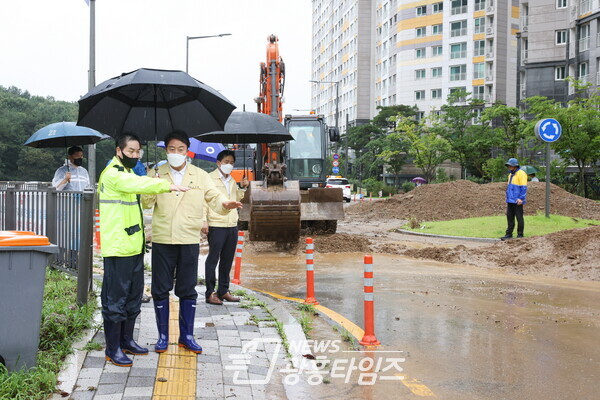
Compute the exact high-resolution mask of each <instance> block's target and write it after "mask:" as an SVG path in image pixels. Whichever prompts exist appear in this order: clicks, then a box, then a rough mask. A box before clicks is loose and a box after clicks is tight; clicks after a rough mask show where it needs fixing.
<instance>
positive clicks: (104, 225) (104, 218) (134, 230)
mask: <svg viewBox="0 0 600 400" xmlns="http://www.w3.org/2000/svg"><path fill="white" fill-rule="evenodd" d="M168 191H170V183H169V182H167V181H166V180H164V179H154V178H148V177H145V176H137V175H136V174H134V173H133V172H132V171H131V170H128V169H126V168H125V167H123V164H121V161H120V160H119V159H118V157H114V158H113V159H112V162H111V163H110V164H109V165H108V166H107V167H106V168H105V169H104V171H102V174H101V175H100V180H99V181H98V197H99V203H100V204H99V209H100V243H101V247H102V257H129V256H134V255H136V254H140V253H143V252H144V223H143V219H142V209H141V207H140V204H139V201H138V197H137V194H157V193H164V192H168Z"/></svg>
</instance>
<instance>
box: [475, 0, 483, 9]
mask: <svg viewBox="0 0 600 400" xmlns="http://www.w3.org/2000/svg"><path fill="white" fill-rule="evenodd" d="M480 10H485V0H475V11H480Z"/></svg>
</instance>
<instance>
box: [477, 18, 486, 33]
mask: <svg viewBox="0 0 600 400" xmlns="http://www.w3.org/2000/svg"><path fill="white" fill-rule="evenodd" d="M475 33H485V17H481V18H475Z"/></svg>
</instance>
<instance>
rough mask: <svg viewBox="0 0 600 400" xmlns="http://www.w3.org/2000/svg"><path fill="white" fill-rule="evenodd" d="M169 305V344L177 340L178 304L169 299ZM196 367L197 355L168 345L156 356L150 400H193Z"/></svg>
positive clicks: (194, 395)
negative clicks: (152, 390)
mask: <svg viewBox="0 0 600 400" xmlns="http://www.w3.org/2000/svg"><path fill="white" fill-rule="evenodd" d="M169 304H170V310H171V311H170V313H169V343H177V341H178V340H179V302H176V301H173V299H171V300H170V301H169ZM196 365H197V355H196V354H195V353H192V352H191V351H189V350H186V349H183V348H181V347H179V346H178V345H176V344H175V345H173V344H169V347H168V348H167V351H165V352H164V353H160V355H159V356H158V369H157V370H156V378H155V379H156V381H155V382H154V392H153V396H152V400H195V398H196V368H197V367H196ZM161 378H162V379H161ZM159 379H160V381H159ZM163 380H164V381H163ZM161 381H163V382H161Z"/></svg>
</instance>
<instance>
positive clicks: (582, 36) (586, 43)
mask: <svg viewBox="0 0 600 400" xmlns="http://www.w3.org/2000/svg"><path fill="white" fill-rule="evenodd" d="M577 39H578V40H579V51H586V50H589V49H590V24H585V25H581V26H580V27H579V31H578V32H577Z"/></svg>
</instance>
